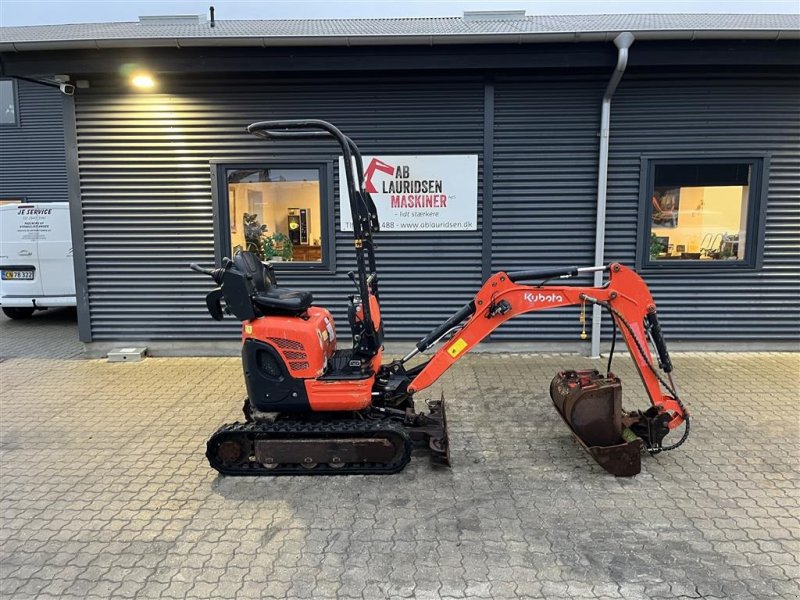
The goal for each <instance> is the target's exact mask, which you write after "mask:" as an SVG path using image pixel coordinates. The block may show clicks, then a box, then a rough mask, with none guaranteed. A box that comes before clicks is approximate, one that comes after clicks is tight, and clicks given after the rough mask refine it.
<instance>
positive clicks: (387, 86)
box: [0, 17, 800, 348]
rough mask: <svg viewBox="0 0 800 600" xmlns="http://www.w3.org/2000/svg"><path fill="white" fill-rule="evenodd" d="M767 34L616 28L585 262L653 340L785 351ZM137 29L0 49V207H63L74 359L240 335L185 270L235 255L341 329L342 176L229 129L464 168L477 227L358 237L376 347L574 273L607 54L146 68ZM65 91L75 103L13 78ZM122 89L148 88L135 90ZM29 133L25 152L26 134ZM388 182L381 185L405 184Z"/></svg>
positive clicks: (347, 242)
mask: <svg viewBox="0 0 800 600" xmlns="http://www.w3.org/2000/svg"><path fill="white" fill-rule="evenodd" d="M529 19H531V18H526V22H527V21H528V20H529ZM781 19H783V21H782V20H781ZM781 19H777V21H779V22H778V24H777V25H775V23H771V24H770V25H771V26H772V27H773V29H772V30H765V29H763V28H762V29H758V28H752V29H750V30H742V31H740V32H738V33H737V32H733V33H731V31H729V30H727V29H725V30H723V29H719V28H718V29H714V28H712V27H709V29H708V31H711V32H712V33H714V32H716V34H715V35H710V34H709V35H705V36H704V34H702V33H698V32H697V31H695V32H694V37H695V39H693V40H691V39H689V38H688V37H687V36H686V35H684V33H683V30H681V31H680V32H676V31H672V30H664V29H663V28H660V27H662V25H659V24H656V25H654V26H653V27H652V28H651V29H648V30H643V29H642V26H641V25H639V29H636V28H635V27H631V28H630V29H633V30H634V31H633V32H634V35H635V36H636V38H637V40H636V42H635V43H634V45H633V46H632V47H631V49H630V52H629V61H628V65H627V69H626V70H625V73H624V75H623V77H622V80H621V82H620V84H619V86H618V88H617V89H616V91H615V93H614V95H613V99H612V109H611V125H610V136H609V140H610V143H609V161H608V186H607V192H608V200H607V206H606V225H605V228H604V233H605V248H604V253H603V256H604V261H605V262H611V261H619V262H623V263H626V264H630V265H634V266H636V267H637V269H639V270H640V272H641V273H642V275H643V276H644V277H645V279H646V280H647V282H648V284H649V285H650V286H651V288H652V290H653V294H654V296H655V298H656V301H657V303H658V305H659V310H660V314H661V315H662V320H663V322H664V326H665V329H666V330H667V334H668V337H669V339H670V340H679V341H686V342H690V343H692V344H694V345H695V346H696V347H698V348H702V347H703V345H704V344H705V343H708V342H727V343H755V344H761V343H792V342H794V341H796V339H797V331H798V326H800V316H799V315H800V294H798V288H799V286H800V113H799V112H798V106H800V77H799V76H798V66H800V59H799V58H798V57H800V52H798V50H800V45H798V41H797V39H796V38H795V39H778V38H781V35H778V33H775V32H776V31H778V32H780V31H783V30H784V29H785V30H790V29H791V28H790V27H789V25H790V24H791V23H792V21H791V17H785V18H784V17H781ZM408 21H412V22H414V21H416V24H415V23H411V24H410V25H408V27H411V28H413V27H416V28H417V29H420V28H423V29H424V28H425V27H427V26H428V25H426V23H425V22H427V21H431V20H408ZM462 21H464V22H466V23H467V25H471V26H472V28H473V30H474V29H475V27H482V28H483V29H486V30H491V29H492V28H495V29H496V28H497V27H501V28H502V27H507V26H508V21H495V20H491V21H485V22H484V21H479V22H478V24H477V25H475V21H474V20H469V19H467V20H462ZM784 21H785V23H784ZM229 23H233V22H229ZM498 23H500V25H498ZM128 25H130V26H131V27H135V25H136V24H128ZM220 25H221V23H217V24H216V26H217V28H218V27H219V26H220ZM378 25H379V26H381V27H383V28H384V30H385V29H386V28H388V27H389V24H388V23H385V22H378ZM340 26H341V27H344V26H345V25H341V23H340ZM191 27H196V29H197V30H198V31H199V30H201V29H202V28H206V29H207V28H208V27H209V24H208V23H202V22H199V23H198V24H197V25H196V26H195V25H192V26H191ZM781 27H783V29H781ZM6 29H14V30H22V29H29V28H6ZM143 29H145V31H146V33H142V34H141V35H142V36H145V35H147V36H150V37H146V38H145V37H142V38H141V39H138V40H133V41H130V40H129V41H128V42H127V43H122V42H121V41H119V40H120V39H121V38H119V37H115V38H114V37H112V38H108V39H116V40H117V43H116V45H115V44H110V43H108V44H107V46H108V47H102V45H100V46H99V48H100V49H98V48H95V49H93V50H88V49H84V48H83V47H80V46H79V45H78V42H79V41H80V42H81V43H83V42H84V41H85V40H74V39H73V40H68V41H71V42H72V43H73V45H72V46H70V45H69V44H68V41H67V42H65V41H63V40H60V41H59V40H50V41H48V42H47V43H44V40H43V39H42V37H41V36H40V38H39V39H40V42H39V46H36V44H34V43H33V42H30V41H28V42H27V43H28V44H29V45H28V46H26V45H25V44H26V42H25V41H24V40H22V41H16V42H14V43H13V44H14V47H13V48H12V47H8V45H7V44H6V45H5V46H0V48H2V50H3V65H4V76H6V79H5V80H6V81H13V82H14V84H15V86H16V91H17V93H18V102H19V115H20V124H19V125H8V126H3V128H2V129H0V135H2V140H3V144H2V146H3V149H2V152H3V154H2V157H3V167H2V169H3V170H2V178H3V187H2V189H3V195H4V196H11V195H24V197H25V198H27V199H28V200H33V199H36V200H44V199H50V198H51V197H52V199H63V198H64V196H63V195H61V196H58V194H59V193H62V194H66V195H68V196H69V199H70V202H72V206H73V213H72V216H73V234H74V235H73V238H74V239H73V243H74V245H75V259H76V276H77V281H78V294H79V305H80V306H79V319H80V323H79V325H80V332H81V337H82V339H83V340H84V341H86V342H115V341H148V342H157V341H191V340H231V339H235V338H236V335H237V331H238V323H237V322H235V321H233V320H228V321H226V322H222V323H216V322H213V321H211V320H210V319H209V318H208V315H207V313H206V310H205V306H204V301H203V299H204V295H205V293H206V292H207V291H208V281H207V279H206V278H204V277H200V276H198V275H197V274H195V273H193V272H191V271H189V270H188V268H187V265H188V264H189V263H190V262H199V263H203V264H207V265H208V264H211V263H213V262H215V261H217V262H218V261H219V260H220V259H221V257H222V256H225V255H230V253H231V252H232V251H233V250H234V249H235V248H237V247H251V248H255V249H257V250H258V252H259V253H260V254H261V255H262V256H264V258H267V259H272V260H274V261H275V263H274V264H275V265H276V269H277V273H278V278H279V281H280V283H281V284H283V285H286V286H289V287H294V288H303V289H308V290H310V291H312V292H313V294H314V297H315V301H316V302H317V303H319V304H321V305H325V306H328V307H330V308H331V309H332V310H333V312H334V316H335V317H336V318H337V321H339V322H340V323H345V322H346V321H345V318H344V312H343V311H344V307H345V303H346V295H347V294H348V293H351V289H352V284H351V283H350V281H349V279H348V277H347V272H348V271H349V270H350V269H352V268H353V264H354V260H353V253H352V234H351V233H350V232H348V231H346V227H343V225H344V221H345V220H346V219H343V218H342V211H341V210H340V205H341V203H340V194H339V153H338V152H337V151H336V147H335V145H333V144H327V143H321V142H316V143H311V142H288V141H287V142H285V143H270V142H266V141H264V140H260V139H257V138H255V137H253V136H251V135H249V134H247V133H246V132H245V126H246V125H248V124H249V123H251V122H254V121H258V120H265V119H291V118H318V119H324V120H328V121H330V122H332V123H334V124H335V125H337V126H338V127H339V128H341V129H342V130H343V131H344V132H345V133H346V134H347V135H349V136H350V137H351V138H352V139H353V140H354V141H355V142H356V143H357V144H358V145H359V147H360V148H361V150H362V152H363V153H364V154H365V155H367V156H372V157H377V158H380V157H397V158H402V157H423V159H428V160H429V162H432V163H435V162H436V161H437V160H440V159H441V158H442V157H448V156H453V155H457V156H466V157H475V159H476V164H477V167H476V169H475V172H474V173H473V172H469V171H465V172H464V173H463V179H464V183H465V184H469V185H470V186H474V196H475V206H474V215H475V220H474V223H472V221H470V223H469V226H468V227H462V228H460V229H424V228H423V229H421V230H419V229H414V230H397V229H393V228H392V227H391V225H390V226H389V227H388V228H386V227H385V228H384V230H383V231H382V232H381V233H380V234H378V237H377V244H378V250H377V253H378V259H379V271H380V281H381V291H382V303H383V313H384V315H385V325H386V331H387V339H389V340H402V339H414V338H419V337H421V336H422V335H424V334H425V333H427V332H428V331H429V330H430V329H432V328H433V327H434V326H435V325H437V324H439V323H440V322H441V321H442V320H444V319H445V318H446V317H447V316H449V315H450V314H451V313H452V312H454V311H455V310H456V309H457V308H458V307H460V306H462V305H463V304H464V303H465V302H467V301H468V300H469V299H470V298H471V297H472V295H473V294H474V293H475V291H476V290H477V289H478V288H479V287H480V285H481V283H482V281H483V280H484V279H485V278H486V277H487V276H488V275H489V274H491V273H493V272H497V271H499V270H510V269H520V268H533V267H545V266H559V265H572V264H577V265H580V266H588V265H592V264H593V263H594V261H595V250H596V233H597V231H596V224H597V220H598V219H597V217H598V213H597V207H598V204H597V197H598V168H599V163H598V148H599V136H598V133H599V126H600V111H601V101H602V98H603V94H604V92H605V91H606V86H607V84H608V81H609V77H610V76H611V73H612V71H613V70H614V67H615V64H617V60H618V51H617V49H616V48H615V47H614V45H613V44H612V43H611V41H610V40H612V39H613V38H614V36H615V35H616V33H618V32H619V30H618V29H617V30H611V29H605V30H604V31H603V34H604V37H603V38H602V39H601V38H592V37H591V36H590V35H589V34H588V33H586V34H585V36H586V37H587V38H588V40H589V41H581V42H580V43H575V42H574V41H573V42H570V43H566V42H565V41H563V40H561V41H560V40H559V39H552V41H551V39H550V38H546V39H539V38H536V39H534V38H531V39H530V40H521V41H522V42H528V41H530V42H531V43H520V42H518V43H515V44H511V43H509V40H508V38H507V37H502V36H499V34H494V33H485V34H484V33H481V34H478V35H483V36H484V37H485V38H486V39H481V40H466V39H464V40H454V39H451V40H449V43H436V42H435V41H434V42H432V43H428V44H427V45H422V43H423V41H424V40H421V39H419V40H416V41H410V40H409V39H405V41H403V40H400V39H395V40H394V42H392V40H391V39H388V38H387V39H385V40H384V39H382V40H381V41H380V43H379V42H378V41H376V40H375V39H372V38H370V40H366V41H364V40H362V43H363V45H357V44H351V46H350V47H346V46H345V47H342V44H339V43H336V44H334V43H333V42H330V45H326V44H325V43H324V42H321V41H320V40H319V39H317V40H315V41H314V43H313V44H312V42H310V41H308V40H305V41H303V40H301V39H300V38H298V39H297V40H295V42H296V43H295V44H293V45H292V47H290V48H287V47H286V45H285V37H284V38H278V37H274V38H271V37H268V36H262V38H261V39H262V43H261V46H263V47H258V48H257V47H251V46H250V45H244V44H243V42H242V41H241V40H242V39H243V38H242V36H239V37H237V38H236V39H237V41H238V44H237V45H234V44H233V43H232V42H231V41H230V40H231V39H232V38H230V36H229V37H219V36H218V37H214V38H213V40H212V41H198V39H197V37H196V36H195V38H190V37H188V38H187V37H184V38H183V43H182V44H180V45H181V47H180V48H175V47H166V46H167V44H166V43H162V44H156V43H153V41H152V40H153V39H155V38H153V34H152V32H151V30H148V29H147V27H143ZM566 29H568V30H569V31H565V32H563V33H564V35H567V34H575V33H576V32H575V31H573V30H574V29H576V27H574V26H568V27H566ZM600 29H602V27H600ZM413 31H416V30H413V29H412V33H413ZM764 31H768V32H769V33H764ZM653 32H655V33H653ZM11 33H12V34H13V35H14V36H18V37H19V36H22V35H23V33H24V32H19V31H13V32H11ZM206 33H208V31H206ZM656 34H659V35H656ZM28 35H30V32H28ZM42 35H44V34H42ZM109 35H110V34H109ZM114 35H119V33H118V32H117V33H115V34H114ZM128 35H130V34H128ZM214 35H215V36H217V33H214ZM220 35H221V34H220ZM404 35H405V34H404ZM408 35H410V34H408ZM429 35H430V36H431V40H433V39H434V38H433V35H434V34H429ZM464 35H466V34H464ZM470 35H476V34H475V33H474V31H473V33H471V34H470ZM493 35H494V36H497V37H495V38H493V37H492V36H493ZM531 35H534V34H531ZM184 36H186V34H185V33H184ZM342 37H343V34H341V33H337V32H335V33H334V34H333V37H332V38H331V39H332V40H339V39H340V38H342ZM703 37H706V38H708V39H702V38H703ZM782 37H789V38H791V37H792V36H791V35H790V34H787V33H783V34H782ZM720 38H725V39H720ZM758 38H760V39H758ZM20 39H21V38H20ZM145 39H147V40H149V41H148V42H145V41H143V40H145ZM159 39H161V38H159ZM192 39H194V45H195V47H184V46H189V45H190V44H189V43H186V41H187V40H188V41H189V42H191V41H192ZM203 39H206V38H203ZM273 39H274V40H278V41H276V42H275V44H273V45H271V44H270V40H273ZM351 39H352V38H351ZM162 41H163V40H162ZM225 41H227V42H228V43H224V42H225ZM534 42H537V43H534ZM59 43H60V44H62V46H63V48H61V49H59V48H58V46H57V45H58V44H59ZM48 44H50V45H51V46H52V45H56V47H50V46H48ZM76 45H77V46H78V47H75V46H76ZM231 45H234V47H231ZM137 73H138V75H137ZM62 74H66V75H68V76H69V78H70V81H71V82H73V83H75V84H76V85H77V87H76V89H75V93H74V95H72V96H64V95H62V94H61V93H60V92H59V90H58V89H55V88H52V87H47V86H43V85H37V84H34V83H30V82H29V81H25V80H21V79H19V77H25V78H28V79H36V78H39V79H41V80H43V81H49V80H52V78H53V77H54V76H55V75H62ZM137 76H139V77H150V78H151V81H150V82H149V83H150V84H152V86H150V87H148V86H144V87H145V88H146V89H136V88H134V87H133V86H132V85H131V80H132V77H137ZM144 83H148V82H144ZM29 91H30V95H29ZM26 105H28V106H26ZM34 110H38V111H40V114H41V115H42V116H41V121H37V119H35V118H33V117H31V122H32V123H34V122H38V123H41V124H42V129H43V131H44V132H45V133H42V131H39V130H37V129H26V126H27V123H26V111H30V113H29V114H33V112H34ZM61 119H63V129H62V130H61V131H63V137H62V136H60V135H57V134H59V133H60V132H59V131H58V127H59V124H60V123H61V121H60V120H61ZM50 135H52V136H53V138H52V139H51V138H49V137H46V136H50ZM18 148H24V149H25V151H26V152H29V154H22V153H20V152H19V151H18ZM31 152H32V153H31ZM59 152H61V154H59ZM6 157H13V158H14V160H9V161H8V162H6ZM423 159H419V158H418V159H415V160H423ZM411 160H412V159H410V158H409V162H410V161H411ZM387 162H389V161H387V160H384V161H382V163H381V164H385V163H387ZM415 164H416V163H415ZM40 172H41V173H42V174H43V176H42V177H38V175H36V176H35V175H34V173H36V174H39V173H40ZM390 173H391V171H390V172H389V173H386V174H384V175H380V174H379V175H378V176H377V179H376V181H391V180H393V179H397V178H398V177H402V175H397V173H394V174H390ZM456 175H457V174H456ZM381 178H382V179H381ZM18 182H21V183H22V187H20V186H19V184H18ZM58 190H60V192H59V191H58ZM380 210H381V206H380V204H379V212H380ZM343 229H345V230H344V231H343ZM582 283H588V279H587V280H585V281H582ZM340 327H341V326H340ZM607 329H608V331H607V333H610V328H607ZM579 331H580V325H579V324H578V316H577V311H574V310H573V311H568V310H564V311H561V310H556V311H550V312H544V313H540V314H534V315H528V316H526V317H524V318H519V319H516V320H514V321H512V322H511V323H508V324H506V325H505V326H504V327H503V328H501V329H500V330H498V332H497V333H496V334H495V335H493V337H492V339H493V340H498V341H520V342H523V341H524V342H550V343H559V342H562V341H565V340H569V341H575V340H576V339H577V337H578V333H579Z"/></svg>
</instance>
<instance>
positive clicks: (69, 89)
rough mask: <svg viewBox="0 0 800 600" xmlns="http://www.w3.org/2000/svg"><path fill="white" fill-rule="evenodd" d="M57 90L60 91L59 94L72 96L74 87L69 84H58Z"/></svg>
mask: <svg viewBox="0 0 800 600" xmlns="http://www.w3.org/2000/svg"><path fill="white" fill-rule="evenodd" d="M58 89H60V90H61V93H62V94H64V95H65V96H72V95H73V94H75V86H74V85H72V84H71V83H59V84H58Z"/></svg>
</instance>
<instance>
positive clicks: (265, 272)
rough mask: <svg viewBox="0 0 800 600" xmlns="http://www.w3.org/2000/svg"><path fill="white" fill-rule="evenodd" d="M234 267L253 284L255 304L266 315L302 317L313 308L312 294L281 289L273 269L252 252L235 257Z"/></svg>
mask: <svg viewBox="0 0 800 600" xmlns="http://www.w3.org/2000/svg"><path fill="white" fill-rule="evenodd" d="M233 263H234V266H235V267H236V268H237V269H238V270H239V271H241V272H242V273H244V274H245V276H246V277H248V279H250V281H252V283H253V291H254V292H255V293H254V294H253V296H252V300H253V304H255V306H256V307H258V308H259V309H260V310H261V312H262V313H264V314H265V315H269V314H280V315H286V314H289V315H300V314H303V313H304V312H305V311H307V310H308V308H309V307H310V306H311V303H312V302H313V301H314V296H312V295H311V292H304V291H300V290H292V289H289V288H284V287H280V286H278V284H277V281H276V279H275V272H274V271H273V269H272V267H271V266H269V265H265V264H264V263H262V262H261V261H260V260H259V258H258V256H256V255H255V254H253V253H252V252H239V253H237V254H236V256H234V257H233Z"/></svg>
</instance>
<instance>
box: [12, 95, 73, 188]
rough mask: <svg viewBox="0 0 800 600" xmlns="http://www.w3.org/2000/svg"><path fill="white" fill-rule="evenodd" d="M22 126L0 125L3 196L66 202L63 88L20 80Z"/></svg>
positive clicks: (18, 107) (18, 98) (20, 116)
mask: <svg viewBox="0 0 800 600" xmlns="http://www.w3.org/2000/svg"><path fill="white" fill-rule="evenodd" d="M16 84H17V110H18V112H19V127H14V126H2V127H0V197H2V199H10V198H25V200H26V201H27V202H66V201H67V168H66V161H65V150H64V109H63V107H62V102H63V101H62V97H61V92H60V91H59V90H58V89H57V88H53V87H47V86H43V85H39V84H36V83H31V82H28V81H21V80H18V81H17V82H16Z"/></svg>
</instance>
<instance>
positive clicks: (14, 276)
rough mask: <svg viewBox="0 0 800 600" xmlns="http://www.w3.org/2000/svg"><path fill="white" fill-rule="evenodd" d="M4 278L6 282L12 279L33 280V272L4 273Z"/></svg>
mask: <svg viewBox="0 0 800 600" xmlns="http://www.w3.org/2000/svg"><path fill="white" fill-rule="evenodd" d="M2 277H3V279H5V280H6V281H10V280H12V279H29V280H30V279H33V271H3V272H2Z"/></svg>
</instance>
